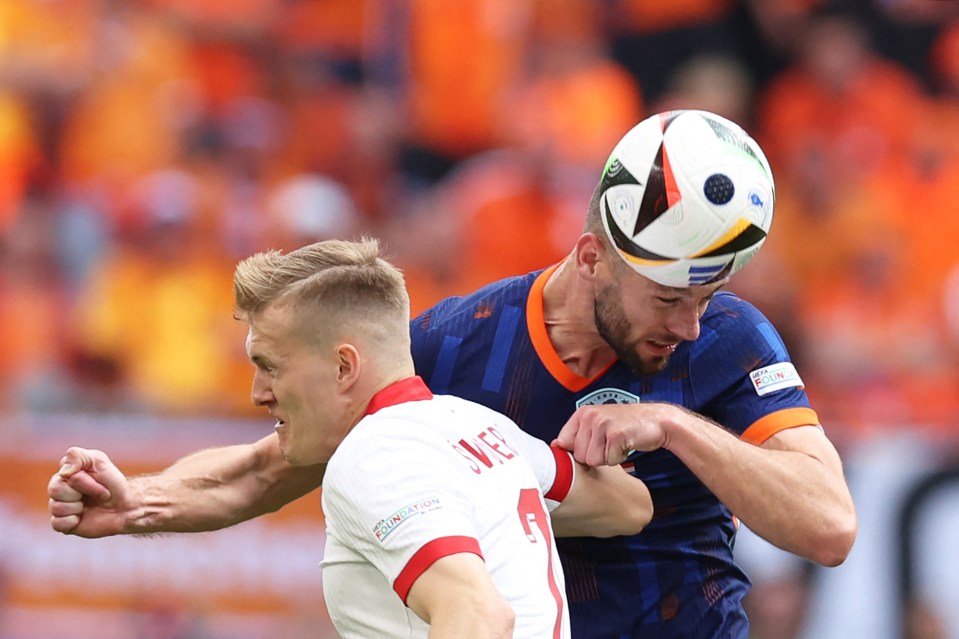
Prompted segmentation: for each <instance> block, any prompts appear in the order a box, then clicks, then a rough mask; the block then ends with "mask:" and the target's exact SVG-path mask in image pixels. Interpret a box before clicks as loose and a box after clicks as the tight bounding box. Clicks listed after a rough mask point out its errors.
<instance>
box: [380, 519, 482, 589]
mask: <svg viewBox="0 0 959 639" xmlns="http://www.w3.org/2000/svg"><path fill="white" fill-rule="evenodd" d="M461 552H471V553H473V554H474V555H479V557H480V558H481V559H482V558H483V553H482V552H481V551H480V545H479V541H477V540H476V538H475V537H463V536H459V537H440V538H439V539H434V540H433V541H431V542H429V543H427V544H426V545H425V546H423V547H422V548H420V549H419V550H417V551H416V553H415V554H414V555H413V556H412V557H410V560H409V561H408V562H407V563H406V566H404V567H403V570H401V571H400V574H399V575H398V576H397V577H396V581H394V582H393V590H394V591H395V592H396V594H397V595H399V596H400V599H401V600H402V601H403V603H404V604H406V597H407V596H409V594H410V588H412V587H413V584H414V583H415V582H416V580H417V579H419V577H420V575H422V574H423V573H424V572H426V570H427V569H428V568H429V567H430V566H432V565H433V564H434V563H435V562H436V561H437V560H438V559H442V558H443V557H446V556H448V555H455V554H457V553H461Z"/></svg>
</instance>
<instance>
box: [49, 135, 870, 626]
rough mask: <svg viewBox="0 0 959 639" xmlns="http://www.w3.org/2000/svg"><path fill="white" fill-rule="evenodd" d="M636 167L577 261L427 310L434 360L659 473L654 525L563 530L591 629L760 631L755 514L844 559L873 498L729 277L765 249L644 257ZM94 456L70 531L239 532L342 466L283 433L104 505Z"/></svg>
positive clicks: (458, 380) (54, 497)
mask: <svg viewBox="0 0 959 639" xmlns="http://www.w3.org/2000/svg"><path fill="white" fill-rule="evenodd" d="M663 121H664V122H665V121H666V120H665V119H664V120H663ZM637 131H638V133H637ZM648 131H649V130H648V129H647V130H645V131H644V130H642V129H639V128H638V127H637V129H634V130H633V131H632V132H631V134H632V135H633V136H636V135H640V136H649V135H652V134H651V133H649V132H648ZM659 135H660V136H662V130H660V131H659ZM629 136H630V134H627V137H626V138H624V142H629V143H630V144H633V143H639V144H647V143H648V140H645V138H644V139H640V140H638V141H637V140H633V139H630V138H629ZM654 146H655V144H654ZM621 147H622V143H621V145H619V146H617V149H621ZM659 155H660V156H662V155H663V154H662V153H660V154H659ZM660 159H662V158H660ZM611 167H612V170H611ZM621 168H622V167H620V166H618V165H616V163H615V162H613V161H612V158H611V163H610V164H609V165H607V167H606V170H604V172H603V177H602V178H601V180H600V182H599V185H598V186H597V189H596V191H595V194H594V196H593V198H592V200H591V202H590V205H589V209H588V214H587V222H586V226H585V228H584V232H583V233H582V235H581V236H580V237H579V238H578V240H577V241H576V243H575V246H574V247H573V249H572V251H571V253H570V255H569V256H568V258H567V259H565V260H564V261H563V262H562V263H560V264H557V265H553V266H551V267H549V268H547V269H545V270H542V271H537V272H533V273H529V274H526V275H520V276H517V277H513V278H508V279H506V280H502V281H499V282H495V283H492V284H490V285H488V286H486V287H484V288H482V289H480V290H478V291H476V292H474V293H472V294H470V295H466V296H462V297H455V298H450V299H447V300H444V301H442V302H440V303H439V304H437V305H436V306H434V307H433V308H432V309H429V310H428V311H426V312H424V313H423V314H421V315H420V316H419V317H417V318H414V319H413V321H412V322H411V331H412V342H413V355H414V360H415V363H416V370H417V373H418V374H420V375H421V376H422V377H423V378H424V379H425V380H426V382H427V384H428V385H429V386H430V388H431V389H432V390H433V392H436V393H448V394H452V395H459V396H462V397H464V398H467V399H470V400H473V401H476V402H479V403H481V404H484V405H486V406H489V407H491V408H493V409H495V410H497V411H500V412H502V413H505V414H506V415H508V416H509V417H511V418H512V419H513V420H514V421H515V422H517V423H518V424H519V425H520V426H521V427H522V428H523V429H524V430H526V431H528V432H530V433H532V434H533V435H535V436H537V437H539V438H541V439H543V440H545V441H547V442H555V443H557V444H558V445H560V446H562V447H565V448H567V449H569V450H572V451H573V453H574V456H575V457H576V458H577V460H579V461H581V462H585V463H587V464H592V465H606V464H622V465H623V466H624V467H626V468H627V469H628V470H629V471H630V472H631V473H632V474H634V475H635V476H636V477H637V478H638V479H640V480H642V481H644V482H645V483H646V485H647V486H648V488H649V490H650V493H651V494H652V498H653V503H654V507H655V515H654V518H653V521H652V522H651V523H650V524H649V525H648V526H647V527H646V528H645V529H644V530H643V532H641V533H640V534H638V535H635V536H620V537H613V538H606V539H598V538H587V537H572V538H567V539H563V540H559V541H558V545H559V546H558V547H559V550H560V554H561V557H562V560H563V567H564V572H565V574H566V586H567V594H568V599H569V603H570V615H571V620H572V631H573V632H572V636H573V637H575V638H576V639H589V638H593V637H595V638H597V639H599V638H630V637H649V638H657V639H660V638H677V639H679V638H695V639H699V638H702V639H714V638H716V637H725V638H731V639H746V638H747V637H748V635H749V624H748V620H747V618H746V615H745V613H744V611H743V606H742V600H743V597H744V596H745V595H746V593H747V591H748V588H749V581H748V579H747V577H746V575H745V574H744V573H743V572H742V571H741V570H740V568H739V567H738V566H737V564H736V563H735V561H734V558H733V542H734V539H735V535H736V530H737V527H738V525H739V524H738V521H739V520H742V521H743V522H744V523H745V524H746V525H748V526H749V527H750V529H752V530H753V531H754V532H756V533H757V534H758V535H760V536H762V537H763V538H765V539H766V540H768V541H769V542H771V543H772V544H774V545H776V546H778V547H780V548H783V549H785V550H788V551H790V552H793V553H795V554H797V555H799V556H802V557H805V558H807V559H809V560H811V561H813V562H816V563H818V564H822V565H826V566H835V565H838V564H840V563H842V562H843V561H844V560H845V558H846V556H847V555H848V553H849V552H850V550H851V548H852V545H853V542H854V540H855V537H856V530H857V521H856V513H855V508H854V505H853V501H852V498H851V496H850V493H849V490H848V487H847V485H846V481H845V478H844V475H843V469H842V464H841V460H840V457H839V455H838V453H837V451H836V450H835V448H834V446H833V445H832V444H831V443H830V441H829V439H828V437H827V436H826V433H825V431H824V429H823V427H822V426H821V425H820V420H819V417H818V415H817V414H816V412H815V411H814V409H813V408H812V407H811V406H810V403H809V399H808V397H807V395H806V393H805V391H804V388H803V385H802V381H801V378H800V376H799V374H798V372H797V371H796V369H795V368H794V366H793V365H792V363H791V361H790V359H789V355H788V353H787V350H786V348H785V346H784V344H783V342H782V340H781V338H780V337H779V335H778V333H777V331H776V330H775V328H774V327H773V326H772V325H771V324H770V322H769V321H768V320H767V319H766V318H765V317H764V316H763V315H762V314H761V313H760V312H759V311H758V310H757V309H756V308H755V307H754V306H752V305H751V304H749V303H748V302H746V301H744V300H742V299H740V298H739V297H737V296H735V295H733V294H732V293H728V292H724V291H722V290H721V289H722V288H723V286H724V285H725V284H726V283H727V282H728V281H729V277H730V276H731V274H732V272H733V271H734V270H735V269H736V268H739V267H741V266H742V265H743V264H744V263H745V261H748V258H749V257H751V255H752V254H754V253H755V251H754V250H753V251H751V252H749V251H747V252H746V253H745V255H746V257H745V259H739V260H737V261H736V264H735V266H734V268H725V269H722V268H721V269H718V270H715V269H714V271H713V272H712V274H711V276H710V277H709V278H706V279H705V280H703V281H699V280H696V281H680V280H676V279H675V277H676V273H677V272H678V271H676V270H675V269H674V270H673V271H672V272H671V274H669V275H668V276H665V277H658V275H657V272H656V271H649V270H648V269H646V270H644V269H643V268H638V267H637V266H644V265H648V260H646V259H645V258H641V257H639V258H638V257H637V251H636V250H634V249H636V248H637V247H636V246H635V243H631V238H628V237H624V236H623V234H622V233H618V232H617V230H616V229H617V224H621V223H622V221H621V220H620V221H619V222H617V218H615V216H614V215H612V214H611V213H610V207H608V206H606V204H605V203H606V199H605V198H604V194H606V193H607V191H608V190H609V188H610V187H612V186H617V185H620V184H622V183H623V173H622V172H620V169H621ZM659 170H660V173H661V174H660V178H661V177H662V166H660V167H659ZM613 171H615V173H616V174H615V175H611V173H612V172H613ZM627 173H628V171H627ZM667 173H668V171H667ZM650 175H651V176H652V175H653V174H652V172H651V173H650ZM661 181H662V180H661ZM668 181H669V180H668V179H667V180H666V181H665V182H663V185H664V189H665V190H664V193H663V198H660V200H664V201H667V200H668V199H669V194H667V191H668V190H669V189H668ZM648 188H649V187H648V186H647V189H648ZM654 199H655V198H653V199H650V202H653V201H654ZM644 202H645V200H644ZM654 204H655V202H654ZM655 205H656V206H660V205H659V204H655ZM644 206H645V204H644ZM664 210H665V209H664ZM661 212H662V211H660V213H661ZM648 213H649V211H645V212H644V214H648ZM647 217H648V215H647ZM765 228H767V229H768V224H767V225H766V226H765ZM667 232H668V229H667ZM737 248H742V246H741V245H739V246H737ZM730 264H732V262H730ZM693 266H695V264H694V265H693ZM693 270H695V269H687V270H686V271H685V272H686V273H687V275H689V277H692V276H693V275H692V272H693ZM658 280H661V281H658ZM81 453H83V451H82V450H78V449H73V451H71V453H70V454H69V455H68V456H67V457H65V458H64V462H66V464H65V466H64V467H61V470H60V471H59V472H58V473H57V474H55V475H54V477H53V478H52V479H51V482H50V486H49V492H50V496H51V502H50V509H51V514H52V526H53V528H54V529H55V530H58V531H60V532H65V533H70V534H76V535H80V536H86V537H100V536H105V535H112V534H122V533H130V532H163V531H182V530H213V529H217V528H222V527H225V526H229V525H232V524H234V523H237V522H239V521H243V520H246V519H249V518H252V517H255V516H258V515H260V514H263V513H266V512H271V511H274V510H276V509H277V508H279V507H281V506H282V505H284V504H286V503H288V502H289V501H292V500H293V499H296V498H298V497H300V496H302V495H303V494H305V493H307V492H309V491H310V490H313V489H314V488H317V487H319V486H320V484H321V482H322V477H323V468H313V469H305V470H304V469H302V468H300V469H297V468H292V467H290V466H289V465H288V464H286V463H285V462H284V461H283V459H282V456H281V455H280V453H279V449H278V446H277V442H276V437H275V436H272V435H271V436H269V437H266V438H264V439H263V440H261V441H259V442H256V443H254V444H251V445H248V446H233V447H227V448H219V449H208V450H205V451H201V452H198V453H194V454H192V455H189V456H187V457H185V458H184V459H182V460H180V461H178V462H177V463H175V464H174V465H172V466H171V467H169V468H168V469H166V470H165V471H163V472H161V473H159V474H156V475H152V476H148V477H147V476H145V477H134V478H130V479H129V480H126V478H122V477H121V479H122V481H124V482H127V484H126V485H127V488H128V490H129V491H130V495H131V498H130V500H129V503H130V506H129V508H126V509H125V510H124V511H123V512H119V513H118V512H112V513H103V512H102V508H101V507H100V506H98V504H97V502H96V500H95V499H91V498H87V499H86V500H85V501H82V502H80V504H78V503H77V500H79V499H81V497H82V495H83V494H86V495H97V494H100V493H102V492H103V490H104V489H103V486H104V485H108V483H109V482H111V481H117V474H118V473H119V471H117V470H116V468H115V467H114V466H113V465H112V464H111V463H110V462H109V460H108V459H104V458H98V461H97V462H96V464H94V465H92V466H91V465H90V464H87V465H83V464H81V463H80V462H79V461H78V460H79V459H80V458H81V457H82V456H83V455H81ZM84 458H87V457H84ZM135 519H138V523H137V524H136V525H135V526H134V525H133V524H132V523H131V522H132V521H133V520H135Z"/></svg>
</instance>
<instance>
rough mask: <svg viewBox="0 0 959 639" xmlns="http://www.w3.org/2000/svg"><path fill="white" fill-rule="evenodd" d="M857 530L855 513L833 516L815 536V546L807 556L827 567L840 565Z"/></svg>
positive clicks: (849, 549) (847, 554)
mask: <svg viewBox="0 0 959 639" xmlns="http://www.w3.org/2000/svg"><path fill="white" fill-rule="evenodd" d="M857 532H858V524H857V522H856V515H855V513H849V514H845V515H843V516H842V517H837V518H835V520H834V521H832V522H831V523H830V524H829V525H828V526H826V527H824V529H823V530H822V531H821V534H820V535H817V536H816V543H815V547H814V549H813V550H812V552H811V554H810V555H809V556H808V558H809V559H810V560H811V561H814V562H816V563H817V564H820V565H822V566H826V567H827V568H835V567H836V566H839V565H841V564H842V563H843V562H845V561H846V558H847V557H849V553H850V552H851V551H852V547H853V544H854V543H855V542H856V534H857Z"/></svg>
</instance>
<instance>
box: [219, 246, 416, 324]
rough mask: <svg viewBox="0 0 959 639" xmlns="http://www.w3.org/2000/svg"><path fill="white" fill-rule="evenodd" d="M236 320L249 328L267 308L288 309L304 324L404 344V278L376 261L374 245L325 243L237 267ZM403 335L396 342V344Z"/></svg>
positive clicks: (250, 259) (252, 259) (385, 263)
mask: <svg viewBox="0 0 959 639" xmlns="http://www.w3.org/2000/svg"><path fill="white" fill-rule="evenodd" d="M233 295H234V302H235V316H236V318H237V319H241V320H244V321H246V322H251V321H252V320H253V319H254V318H255V317H256V316H257V315H258V314H259V313H260V312H262V311H263V310H264V309H266V308H267V307H270V306H277V305H281V304H289V305H292V306H293V307H294V308H295V309H296V310H297V311H301V312H302V313H301V314H302V321H303V323H304V324H306V323H311V324H314V325H323V326H325V327H330V326H334V327H335V326H337V325H341V326H345V325H347V324H348V325H352V326H354V327H357V328H359V327H363V328H364V329H366V330H368V331H372V332H374V333H383V335H382V336H381V337H385V336H386V334H392V333H395V332H396V331H398V330H400V329H401V330H402V333H403V335H405V336H406V337H405V338H404V339H401V341H404V340H408V339H409V337H408V334H409V329H408V322H409V313H410V301H409V295H408V293H407V291H406V284H405V282H404V280H403V274H402V273H401V272H400V271H399V269H397V268H396V267H395V266H393V265H392V264H390V263H389V262H388V261H386V260H385V259H383V258H382V257H380V245H379V242H378V241H377V240H376V239H373V238H363V239H362V240H360V241H358V242H348V241H345V240H326V241H323V242H316V243H315V244H309V245H307V246H304V247H301V248H298V249H296V250H295V251H292V252H290V253H287V254H284V253H283V252H282V251H278V250H270V251H266V252H262V253H256V254H255V255H252V256H250V257H248V258H246V259H245V260H243V261H241V262H240V263H239V264H238V265H237V267H236V271H235V272H234V275H233ZM403 335H399V336H396V338H397V339H400V338H402V337H403Z"/></svg>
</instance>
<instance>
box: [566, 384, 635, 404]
mask: <svg viewBox="0 0 959 639" xmlns="http://www.w3.org/2000/svg"><path fill="white" fill-rule="evenodd" d="M638 403H639V395H634V394H632V393H629V392H627V391H624V390H620V389H618V388H601V389H599V390H596V391H593V392H592V393H590V394H589V395H586V396H585V397H581V398H579V399H578V400H576V408H582V407H583V406H602V405H604V404H638Z"/></svg>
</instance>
